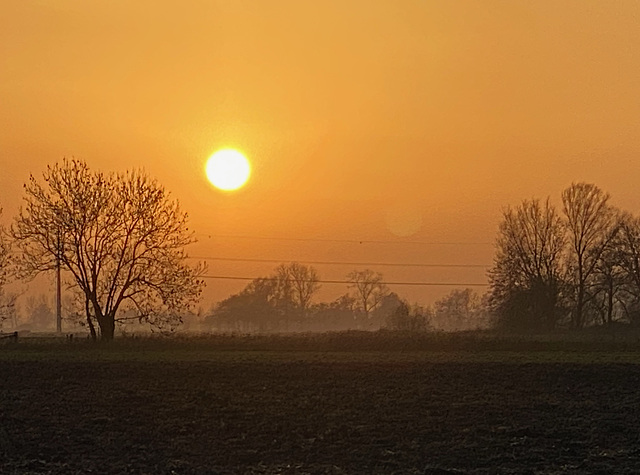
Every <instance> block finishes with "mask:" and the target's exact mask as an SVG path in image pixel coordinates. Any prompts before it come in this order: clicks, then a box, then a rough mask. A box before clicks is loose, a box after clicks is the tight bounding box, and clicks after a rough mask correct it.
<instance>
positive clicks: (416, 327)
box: [387, 300, 432, 333]
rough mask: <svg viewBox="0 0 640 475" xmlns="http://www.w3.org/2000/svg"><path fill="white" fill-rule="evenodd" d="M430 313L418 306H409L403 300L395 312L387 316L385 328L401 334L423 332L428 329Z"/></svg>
mask: <svg viewBox="0 0 640 475" xmlns="http://www.w3.org/2000/svg"><path fill="white" fill-rule="evenodd" d="M431 317H432V314H431V311H430V310H429V309H428V308H425V307H421V306H419V305H410V304H409V302H407V301H406V300H403V301H401V302H400V305H398V306H397V307H396V308H395V310H394V311H393V312H392V313H391V314H390V315H388V316H387V328H389V329H390V330H396V331H403V332H411V333H416V332H424V331H427V330H428V329H429V323H430V319H431Z"/></svg>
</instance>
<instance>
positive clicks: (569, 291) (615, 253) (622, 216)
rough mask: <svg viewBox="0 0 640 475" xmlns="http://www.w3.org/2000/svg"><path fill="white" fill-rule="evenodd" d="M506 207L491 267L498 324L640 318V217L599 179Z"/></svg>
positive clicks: (547, 325)
mask: <svg viewBox="0 0 640 475" xmlns="http://www.w3.org/2000/svg"><path fill="white" fill-rule="evenodd" d="M561 202H562V207H561V209H560V210H558V209H557V208H556V207H555V206H553V205H552V204H551V201H550V199H549V198H547V199H546V200H544V201H543V200H539V199H532V200H524V201H523V202H522V203H521V204H520V205H518V206H516V207H509V208H506V209H505V210H504V212H503V215H502V221H501V223H500V226H499V231H498V238H497V241H496V254H495V259H494V263H493V267H492V268H491V270H490V272H489V280H490V292H489V296H488V303H489V309H490V311H491V312H492V313H493V315H494V317H495V323H496V325H498V326H501V327H504V328H511V329H520V330H544V331H549V330H553V329H555V328H557V327H558V326H565V327H572V328H576V329H579V328H583V327H585V326H588V325H611V324H613V323H614V322H616V321H624V322H630V323H638V322H640V219H639V218H637V217H635V216H633V215H632V214H631V213H629V212H626V211H623V210H620V209H618V208H616V207H614V206H612V205H611V204H610V195H609V194H608V193H606V192H604V191H602V190H601V189H600V188H598V187H597V186H596V185H594V184H589V183H574V184H572V185H571V186H570V187H568V188H567V189H565V190H564V191H563V192H562V194H561Z"/></svg>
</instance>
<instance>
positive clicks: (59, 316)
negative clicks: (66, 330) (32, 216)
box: [56, 231, 62, 333]
mask: <svg viewBox="0 0 640 475" xmlns="http://www.w3.org/2000/svg"><path fill="white" fill-rule="evenodd" d="M60 241H61V239H60V232H59V231H58V245H57V249H56V251H57V252H56V331H57V332H58V333H62V290H61V288H60V287H61V282H60V254H61V253H62V249H60V245H61V244H60Z"/></svg>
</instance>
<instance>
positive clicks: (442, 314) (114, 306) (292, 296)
mask: <svg viewBox="0 0 640 475" xmlns="http://www.w3.org/2000/svg"><path fill="white" fill-rule="evenodd" d="M561 202H562V207H561V208H560V209H559V210H558V209H556V207H555V206H554V205H552V203H551V200H550V199H549V198H547V199H546V200H540V199H531V200H524V201H522V203H520V204H519V205H518V206H515V207H507V208H506V209H505V210H504V211H503V213H502V219H501V222H500V225H499V228H498V237H497V239H496V253H495V258H494V262H493V266H492V267H491V269H490V271H489V273H488V278H489V292H488V293H487V294H486V295H483V296H480V295H478V294H476V293H475V292H473V291H471V290H469V289H464V290H454V291H452V292H451V293H450V294H448V295H446V296H445V297H443V298H442V299H440V300H438V301H437V302H436V303H435V304H434V305H433V306H427V307H425V306H421V305H418V304H411V303H409V302H408V301H406V300H404V299H402V298H401V297H400V296H398V295H397V294H396V293H394V292H391V291H390V289H389V288H388V287H387V285H386V284H385V282H384V278H383V276H382V274H380V273H378V272H374V271H372V270H370V269H364V270H354V271H352V272H350V273H349V274H348V275H347V276H346V278H347V281H348V282H349V285H348V292H347V293H345V294H344V295H342V296H340V297H338V298H337V299H335V300H334V301H331V302H316V301H314V298H315V297H316V296H317V292H318V291H319V289H320V279H319V276H318V272H317V271H316V269H314V268H313V267H311V266H308V265H304V264H300V263H296V262H293V263H289V264H282V265H280V266H278V267H277V268H276V269H275V270H274V271H273V273H272V274H271V275H268V276H265V277H261V278H257V279H254V280H253V281H251V282H250V283H249V284H248V285H247V286H246V287H245V288H244V289H243V290H242V291H241V292H239V293H237V294H234V295H231V296H229V297H227V298H226V299H224V300H222V301H221V302H219V303H218V304H216V305H215V306H214V307H213V308H212V309H211V311H210V312H208V314H207V315H206V316H205V322H206V324H207V325H208V326H209V327H210V328H215V329H222V330H239V331H249V330H253V331H287V330H295V329H313V328H317V329H326V328H333V329H346V328H361V329H376V328H382V327H387V328H391V329H396V330H406V331H424V330H428V329H443V330H462V329H471V328H479V327H486V326H490V325H493V326H495V327H500V328H506V329H513V330H525V331H531V330H535V331H538V330H540V331H551V330H554V329H555V328H557V327H558V326H567V327H569V326H570V327H573V328H578V329H579V328H583V327H585V326H587V325H594V324H602V325H611V324H613V323H614V322H616V321H625V322H631V323H637V322H640V219H639V218H637V217H634V216H633V215H632V214H630V213H628V212H624V211H622V210H619V209H617V208H615V207H614V206H612V205H611V204H610V196H609V194H608V193H605V192H604V191H602V190H600V189H599V188H598V187H597V186H595V185H593V184H588V183H574V184H572V185H571V186H570V187H568V188H567V189H565V190H564V191H563V192H562V194H561ZM0 213H1V209H0ZM192 242H194V236H193V233H192V232H191V231H190V230H189V228H188V216H187V214H186V213H185V212H183V211H182V210H181V209H180V206H179V204H178V202H177V201H176V200H174V199H173V198H172V197H171V196H170V195H169V193H167V192H166V191H165V189H164V188H163V187H162V186H161V185H159V184H158V183H157V182H156V181H155V180H152V179H151V178H149V177H148V176H147V175H146V174H144V173H142V172H126V173H110V174H105V173H102V172H100V171H94V170H91V169H90V168H89V167H88V165H87V164H86V163H85V162H83V161H80V160H75V159H73V160H66V159H65V160H63V161H62V162H60V163H56V164H54V165H52V166H49V167H47V169H46V171H45V172H44V173H43V175H42V178H41V179H37V178H36V177H34V176H33V175H32V176H30V179H29V181H28V183H26V184H25V186H24V200H23V205H22V206H21V208H20V210H19V212H18V215H17V216H16V217H15V219H14V220H13V222H12V224H11V225H10V226H9V227H8V228H7V229H0V324H1V323H2V321H3V320H6V319H7V318H9V316H10V315H11V314H12V312H14V313H15V296H12V295H7V294H6V292H4V287H5V284H6V283H7V282H8V281H9V280H10V279H11V278H21V279H31V278H33V277H35V276H36V275H38V274H41V273H48V272H51V271H53V270H55V269H57V268H59V269H61V270H62V271H64V274H65V276H66V284H67V288H68V290H69V292H71V295H72V299H71V300H72V302H71V304H68V305H67V307H68V308H69V309H71V310H70V312H71V313H72V314H73V315H74V316H75V318H76V319H79V320H81V321H82V323H83V324H84V325H85V326H86V327H87V329H88V332H89V334H90V335H91V337H92V338H93V339H97V338H98V337H101V338H103V339H106V340H110V339H112V338H113V336H114V332H115V328H116V326H117V325H119V324H124V323H127V322H132V321H135V322H139V323H145V324H148V325H149V326H151V327H152V328H156V329H169V330H172V329H174V328H176V327H177V326H178V325H180V324H181V322H182V319H183V317H185V316H188V315H193V308H194V306H195V304H196V303H197V301H198V299H199V297H200V295H201V292H202V289H203V287H204V281H203V278H202V277H203V276H204V273H205V271H206V267H205V266H204V265H202V264H199V265H195V266H193V265H189V264H188V263H187V254H186V251H185V248H186V247H187V246H188V245H189V244H191V243H192Z"/></svg>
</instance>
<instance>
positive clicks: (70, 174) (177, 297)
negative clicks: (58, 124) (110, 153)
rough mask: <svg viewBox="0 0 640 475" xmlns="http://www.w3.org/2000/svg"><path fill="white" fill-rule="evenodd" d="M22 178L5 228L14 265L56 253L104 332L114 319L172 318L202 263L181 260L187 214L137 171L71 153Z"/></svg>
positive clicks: (34, 263)
mask: <svg viewBox="0 0 640 475" xmlns="http://www.w3.org/2000/svg"><path fill="white" fill-rule="evenodd" d="M43 178H44V181H43V183H40V182H39V181H38V180H36V179H35V178H34V177H33V176H31V177H30V180H29V183H27V184H26V185H25V193H26V196H25V198H24V206H23V207H22V208H21V209H20V212H19V215H18V216H17V217H16V219H15V222H14V224H13V226H12V230H11V234H12V236H13V238H14V240H15V242H16V245H17V247H18V249H19V250H20V251H21V252H20V261H19V264H20V268H21V270H22V272H23V274H24V275H25V276H34V275H36V274H38V273H41V272H48V271H51V270H52V269H54V268H55V266H56V260H57V259H59V260H60V262H61V265H62V268H63V269H64V270H66V271H68V272H69V273H70V274H71V276H72V280H73V282H74V284H75V285H76V286H77V287H78V288H79V289H80V290H81V291H82V293H83V295H84V308H85V316H86V321H87V325H88V327H89V329H90V332H91V335H92V337H93V338H94V339H95V338H96V323H97V326H98V327H99V329H100V334H101V337H102V339H104V340H111V339H112V338H113V335H114V330H115V325H116V323H117V322H119V321H124V320H127V319H137V320H138V321H140V322H147V323H149V324H151V325H153V326H157V327H160V328H164V327H167V326H168V327H170V328H173V326H174V325H177V324H179V323H180V317H179V313H180V311H182V310H183V309H185V308H188V307H190V306H191V305H193V304H194V303H195V302H196V301H197V299H198V298H199V295H200V293H201V290H202V287H203V285H204V283H203V281H202V280H201V279H200V278H199V276H200V275H201V272H202V271H203V268H202V267H191V266H189V265H187V264H186V262H185V259H186V257H187V256H186V254H185V251H184V248H185V246H187V245H188V244H190V243H192V242H193V241H194V239H193V235H192V234H191V233H190V232H189V231H188V228H187V215H186V214H185V213H183V212H181V211H180V208H179V206H178V203H177V202H175V201H172V200H171V199H170V197H169V195H168V193H167V192H166V191H165V190H164V188H162V187H161V186H160V185H159V184H158V183H157V182H156V181H154V180H151V179H150V178H149V177H147V176H146V175H145V174H143V173H141V172H129V173H126V174H104V173H101V172H92V171H91V170H89V167H88V166H87V165H86V163H84V162H82V161H79V160H70V161H69V160H64V161H63V162H62V163H56V164H55V165H54V166H50V167H47V171H46V172H45V173H44V176H43Z"/></svg>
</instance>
